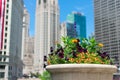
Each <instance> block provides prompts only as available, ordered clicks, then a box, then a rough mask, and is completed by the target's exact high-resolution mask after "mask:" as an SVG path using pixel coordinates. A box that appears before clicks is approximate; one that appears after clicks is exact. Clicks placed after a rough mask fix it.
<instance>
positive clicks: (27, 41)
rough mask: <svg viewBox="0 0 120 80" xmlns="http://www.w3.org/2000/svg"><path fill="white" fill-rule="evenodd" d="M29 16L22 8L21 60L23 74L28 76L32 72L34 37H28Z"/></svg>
mask: <svg viewBox="0 0 120 80" xmlns="http://www.w3.org/2000/svg"><path fill="white" fill-rule="evenodd" d="M29 26H30V15H29V12H28V11H27V9H26V8H25V7H24V16H23V32H22V33H23V34H22V60H23V64H24V67H23V74H25V75H30V74H31V72H32V71H33V58H34V37H31V36H29Z"/></svg>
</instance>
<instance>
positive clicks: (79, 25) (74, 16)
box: [66, 12, 86, 38]
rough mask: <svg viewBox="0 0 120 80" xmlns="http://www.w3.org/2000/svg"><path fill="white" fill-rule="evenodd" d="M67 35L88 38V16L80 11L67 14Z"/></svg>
mask: <svg viewBox="0 0 120 80" xmlns="http://www.w3.org/2000/svg"><path fill="white" fill-rule="evenodd" d="M66 26H67V36H69V37H74V38H75V37H77V38H86V17H85V16H84V15H82V14H81V13H79V12H72V13H71V14H69V15H68V16H67V23H66Z"/></svg>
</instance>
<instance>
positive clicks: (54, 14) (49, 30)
mask: <svg viewBox="0 0 120 80" xmlns="http://www.w3.org/2000/svg"><path fill="white" fill-rule="evenodd" d="M35 17H36V19H35V20H36V21H35V47H34V48H35V58H34V69H35V70H34V71H35V72H42V71H43V69H44V67H45V65H44V58H45V57H46V56H47V55H48V54H49V53H50V48H53V49H55V42H56V41H57V40H58V39H59V37H58V34H59V31H58V29H59V27H60V26H59V7H58V0H37V3H36V15H35Z"/></svg>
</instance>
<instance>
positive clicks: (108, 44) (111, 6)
mask: <svg viewBox="0 0 120 80" xmlns="http://www.w3.org/2000/svg"><path fill="white" fill-rule="evenodd" d="M94 12H95V38H96V40H97V41H98V42H100V43H103V44H104V47H103V50H104V51H106V52H108V53H109V54H110V57H111V58H113V59H114V64H116V65H118V66H120V0H94Z"/></svg>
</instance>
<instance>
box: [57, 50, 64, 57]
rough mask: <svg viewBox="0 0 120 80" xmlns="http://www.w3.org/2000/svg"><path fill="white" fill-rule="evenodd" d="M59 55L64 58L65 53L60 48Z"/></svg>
mask: <svg viewBox="0 0 120 80" xmlns="http://www.w3.org/2000/svg"><path fill="white" fill-rule="evenodd" d="M58 56H59V57H60V58H64V53H63V51H62V50H60V51H59V52H58Z"/></svg>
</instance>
